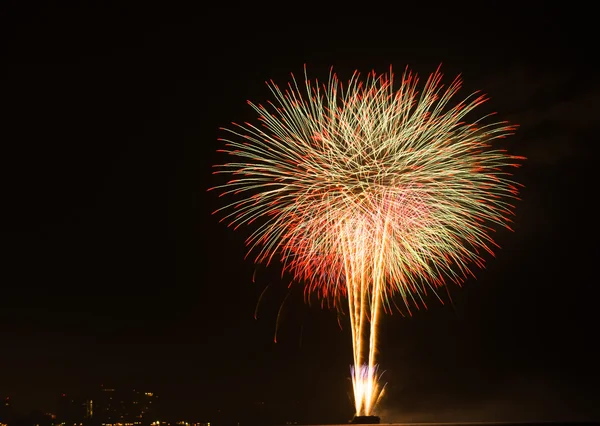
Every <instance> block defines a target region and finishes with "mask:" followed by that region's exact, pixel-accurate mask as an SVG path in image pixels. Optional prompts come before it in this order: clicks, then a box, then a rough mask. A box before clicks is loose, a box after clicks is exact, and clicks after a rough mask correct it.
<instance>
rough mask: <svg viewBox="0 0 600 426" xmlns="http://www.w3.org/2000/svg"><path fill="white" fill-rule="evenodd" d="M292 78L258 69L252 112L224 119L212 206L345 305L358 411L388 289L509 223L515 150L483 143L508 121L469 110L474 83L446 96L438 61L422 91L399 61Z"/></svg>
mask: <svg viewBox="0 0 600 426" xmlns="http://www.w3.org/2000/svg"><path fill="white" fill-rule="evenodd" d="M304 77H305V78H304V84H303V85H299V84H298V82H297V80H296V79H295V78H294V76H293V75H292V79H291V82H290V83H288V85H287V88H285V89H284V90H282V89H281V88H280V87H279V86H277V85H276V84H275V83H274V82H272V81H271V82H268V83H267V85H268V87H269V88H270V90H271V92H272V94H273V97H274V99H273V102H269V103H268V105H267V106H263V105H257V104H254V103H252V102H249V104H250V106H251V107H252V108H253V109H254V110H255V111H256V113H258V116H259V118H258V122H257V123H256V124H252V123H245V124H235V123H234V125H233V127H232V128H230V129H224V130H226V131H227V132H228V134H229V135H230V136H229V137H227V138H226V139H222V140H223V141H224V142H225V149H223V150H222V151H223V152H225V153H228V154H230V155H231V156H232V157H233V159H232V160H231V162H228V163H226V164H223V165H220V166H216V167H218V169H217V171H216V173H225V174H228V175H230V180H229V181H228V182H227V183H226V184H224V185H222V186H219V187H217V188H219V189H220V190H221V192H222V195H235V197H234V199H235V201H233V202H231V203H230V204H227V205H225V206H224V207H223V208H221V209H219V210H218V212H221V214H222V215H223V219H222V220H227V221H228V222H229V224H230V226H234V227H238V226H240V225H243V224H251V223H253V222H254V223H255V226H256V228H255V230H254V231H253V233H252V234H251V235H250V237H249V238H248V240H247V245H248V247H249V253H254V254H255V256H256V262H260V263H265V264H269V263H270V262H271V261H273V260H274V259H276V258H277V259H279V260H281V261H282V263H283V265H284V269H285V270H286V271H289V272H290V273H291V274H292V275H293V277H294V278H295V279H296V280H297V281H299V282H302V283H304V285H305V288H306V292H307V293H316V294H317V295H318V296H319V297H322V298H324V299H327V300H330V301H332V302H333V305H334V306H336V307H337V308H339V309H342V310H346V309H347V312H348V316H349V318H350V325H351V334H352V347H353V354H354V357H353V367H352V371H351V376H352V382H353V390H354V399H355V409H356V415H370V414H371V413H372V412H373V410H374V408H375V405H376V403H377V401H378V399H379V398H380V396H381V392H382V389H383V387H382V386H380V385H379V381H378V378H379V373H378V367H377V364H376V355H377V330H378V322H379V319H380V316H381V314H382V312H383V311H385V310H387V309H388V308H390V304H391V301H392V300H394V298H399V299H400V300H401V302H402V303H403V305H404V306H405V307H406V309H408V312H410V309H411V307H415V306H416V307H418V306H420V305H423V304H424V303H425V302H424V295H426V294H427V293H428V292H430V293H433V294H436V289H438V288H439V287H440V286H442V285H444V284H446V283H448V282H454V283H458V284H461V283H462V282H463V281H464V279H466V277H467V276H469V275H471V274H472V273H471V270H472V269H473V267H474V266H476V267H482V266H483V262H484V255H485V252H489V253H492V252H493V249H495V248H496V244H495V243H494V241H493V239H492V237H491V232H492V230H493V228H495V227H498V226H504V227H509V225H510V216H511V215H512V214H513V213H512V212H513V210H514V207H513V205H512V204H510V201H511V199H514V198H516V197H517V193H518V185H517V184H516V183H514V182H513V181H512V180H511V178H510V173H509V171H508V169H509V167H512V166H514V167H516V166H518V165H519V164H520V160H522V159H523V158H522V157H518V156H514V155H509V154H508V153H507V152H506V151H505V150H501V149H498V148H495V147H493V146H492V144H493V142H495V140H496V139H499V138H504V137H506V136H507V135H510V134H512V133H513V132H514V130H515V126H513V125H511V124H509V123H507V122H492V123H487V124H486V123H485V122H484V121H487V120H486V119H487V118H488V116H484V117H479V118H476V119H471V118H470V117H471V115H472V113H473V110H474V109H475V108H476V107H478V106H479V105H481V104H482V103H483V102H485V101H486V98H485V96H483V95H480V94H477V93H476V94H473V95H471V96H468V97H466V98H465V99H463V100H461V101H459V102H456V103H451V101H452V99H453V97H454V95H455V94H456V93H457V92H458V91H459V89H460V86H461V80H460V78H456V79H455V80H454V81H453V82H452V83H451V84H450V85H449V86H447V87H446V86H444V85H443V84H442V74H441V73H440V72H439V70H437V71H436V72H435V73H433V74H431V75H430V76H429V78H428V80H427V81H426V82H425V84H424V86H423V87H422V90H421V91H419V90H418V87H419V84H418V78H417V76H416V75H415V74H413V73H412V72H410V71H409V70H408V69H407V70H406V71H405V72H404V73H403V74H402V77H401V78H400V79H399V81H395V80H394V75H393V73H392V70H391V69H390V71H389V73H385V74H382V75H377V74H376V73H375V72H372V73H369V74H368V75H367V76H366V78H365V79H361V76H360V74H359V73H358V72H355V73H354V74H353V76H352V78H351V79H350V80H349V82H348V84H347V85H345V86H344V85H342V84H341V83H340V81H339V79H338V78H337V77H336V75H335V74H334V73H333V71H332V72H331V73H330V75H329V79H328V81H327V82H326V83H324V84H321V83H319V82H317V81H315V82H311V81H310V80H309V79H308V77H307V75H306V69H305V72H304Z"/></svg>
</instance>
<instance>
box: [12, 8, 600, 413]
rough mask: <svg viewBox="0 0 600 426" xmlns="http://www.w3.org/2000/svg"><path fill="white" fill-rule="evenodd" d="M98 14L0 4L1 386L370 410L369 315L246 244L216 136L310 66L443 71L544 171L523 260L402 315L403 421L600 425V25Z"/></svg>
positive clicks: (462, 13) (331, 15) (520, 212)
mask: <svg viewBox="0 0 600 426" xmlns="http://www.w3.org/2000/svg"><path fill="white" fill-rule="evenodd" d="M69 3H72V4H70V5H69ZM79 3H80V2H63V6H49V5H41V4H36V3H35V2H31V3H30V2H23V5H22V6H21V7H18V8H12V9H10V8H6V6H5V10H4V11H3V12H2V13H1V14H0V15H1V16H2V18H1V19H2V21H3V22H2V25H1V29H0V30H1V31H2V34H1V36H0V38H1V40H2V53H1V55H2V63H3V66H2V83H1V84H2V86H1V95H0V104H1V105H2V119H1V123H2V125H1V126H0V135H1V136H0V138H1V142H2V154H1V159H2V168H1V170H2V174H3V178H2V183H3V185H2V188H3V190H2V205H3V208H2V210H3V213H4V214H5V219H4V220H3V221H2V226H3V228H2V236H1V241H2V249H3V252H4V255H3V256H2V269H1V270H2V279H1V281H2V284H1V285H2V287H1V293H0V294H1V299H0V304H1V305H0V306H1V307H0V339H1V340H0V342H1V343H0V345H1V346H0V396H3V395H9V396H11V398H12V400H13V401H14V405H15V406H16V407H18V408H19V409H21V410H22V411H23V412H27V411H28V410H31V409H34V408H41V409H43V410H52V409H53V407H54V402H55V400H56V398H57V395H58V394H59V393H62V392H69V393H80V392H84V391H86V390H87V389H92V388H94V387H97V386H99V385H100V384H105V385H110V386H113V387H117V388H127V387H130V388H136V389H137V388H139V389H142V388H143V389H148V390H152V391H154V392H156V393H158V394H159V395H160V398H161V401H162V402H161V403H162V408H163V411H164V413H165V414H166V415H169V416H175V417H189V418H192V419H203V418H208V419H210V418H211V416H213V415H214V412H215V410H218V409H220V410H222V412H227V413H230V414H231V416H232V417H236V416H237V417H239V418H243V415H244V414H243V413H244V412H248V411H250V410H252V409H254V408H256V407H258V406H260V405H261V404H263V403H264V404H265V406H268V407H269V409H270V410H272V411H273V412H276V413H280V414H281V415H282V416H283V415H285V416H287V417H288V418H289V419H298V420H300V421H323V422H326V421H344V420H347V419H348V418H350V417H351V416H352V406H351V403H350V400H349V397H348V394H347V393H348V392H349V390H350V385H349V381H348V378H349V370H348V366H349V364H350V362H351V346H350V334H349V330H348V323H345V322H344V319H343V318H342V319H341V323H342V326H343V328H342V329H340V327H339V325H338V317H337V315H336V313H335V312H334V311H331V310H327V309H324V310H323V309H321V308H320V307H319V306H318V305H317V304H315V305H312V306H310V307H309V306H307V305H306V304H304V302H303V294H302V288H301V286H300V285H296V286H292V289H291V290H290V291H289V292H288V289H287V284H288V281H287V280H286V279H285V278H284V279H281V278H280V270H279V269H278V267H277V266H274V267H273V268H270V269H265V268H264V267H255V266H254V265H253V263H252V260H251V259H247V260H245V259H244V255H245V246H244V237H245V235H247V232H248V230H242V231H240V232H234V231H233V230H231V229H229V228H227V227H226V226H225V224H223V223H219V222H218V217H215V216H213V215H212V214H211V212H212V211H213V210H215V209H216V208H217V207H219V206H221V205H222V200H218V199H217V197H216V194H215V193H213V192H207V189H208V188H209V187H211V186H213V185H216V184H218V183H220V180H219V179H217V178H215V177H214V176H213V175H212V167H211V165H213V164H215V163H218V162H220V161H223V160H224V158H223V157H222V156H220V155H219V154H217V153H216V150H217V149H218V148H219V147H220V145H219V143H218V141H217V138H218V137H219V136H222V134H221V133H220V132H219V127H221V126H227V125H228V124H229V123H230V122H231V121H237V122H242V121H248V120H254V119H255V116H254V113H253V111H252V110H251V109H250V107H249V106H248V105H247V104H246V100H247V99H252V100H254V101H257V102H261V101H264V100H265V99H266V98H267V96H268V89H267V88H266V86H265V84H264V82H265V80H268V79H274V80H275V81H276V82H279V83H282V84H283V83H287V81H288V78H289V73H290V72H294V73H295V74H302V71H303V66H304V64H307V67H308V70H309V74H310V75H311V76H312V77H319V78H322V79H323V78H326V77H327V73H328V69H329V67H330V66H331V65H333V66H334V67H335V70H336V71H337V72H338V74H340V76H341V77H342V78H343V79H346V78H348V77H349V76H350V75H351V73H352V71H353V70H354V69H358V70H361V71H362V72H364V73H366V72H368V71H370V70H372V69H375V70H377V71H378V72H385V71H387V70H388V68H389V66H390V64H391V65H393V67H394V68H395V69H396V71H397V73H400V72H401V71H402V70H403V69H404V67H405V66H406V65H409V66H410V67H411V68H412V69H413V70H415V71H417V72H419V73H420V74H421V75H422V76H425V75H426V74H428V73H429V72H432V71H434V70H435V68H436V67H437V66H438V65H439V64H440V63H441V64H442V71H443V72H444V73H445V75H446V76H447V78H448V79H450V78H453V77H454V76H456V75H457V74H459V73H462V75H463V78H464V80H465V89H464V91H463V92H461V93H462V94H463V95H466V94H467V93H469V92H470V91H472V90H476V89H481V90H483V91H484V92H486V93H488V94H489V96H490V97H491V100H490V102H489V104H488V105H487V106H485V107H483V109H482V111H487V109H489V110H490V111H493V110H495V111H498V112H499V114H500V118H503V119H508V120H510V121H512V122H515V123H518V124H519V125H520V129H519V131H518V132H517V134H516V135H515V136H514V137H512V138H510V139H508V140H506V142H505V146H506V147H508V149H509V150H510V151H511V152H512V153H515V154H518V155H524V156H526V157H527V158H528V160H527V162H526V163H525V166H524V167H523V168H522V169H520V170H518V171H517V172H516V179H518V180H519V181H520V182H522V183H523V184H525V188H524V189H523V191H522V193H521V197H522V201H520V202H518V204H517V209H516V212H517V216H516V220H515V224H514V229H515V232H514V233H511V232H508V231H502V230H499V231H498V232H497V238H496V240H497V242H498V243H499V244H500V246H501V247H502V249H501V250H499V251H498V253H497V256H496V257H495V258H491V257H488V258H487V261H488V266H487V268H486V269H485V270H483V271H479V272H477V277H478V278H477V280H475V279H472V280H469V281H468V282H467V283H466V285H465V287H464V288H458V287H456V286H451V287H450V294H451V295H452V300H453V302H454V303H453V304H450V303H447V304H446V305H444V306H442V305H441V304H439V303H436V302H435V301H434V300H432V301H431V303H430V304H429V310H428V311H419V312H417V313H416V314H415V315H414V316H413V317H412V318H402V317H401V316H400V315H392V316H388V317H385V318H384V321H383V322H382V325H381V333H382V334H381V335H382V338H381V339H382V341H381V357H380V361H381V364H382V368H383V369H385V370H386V373H385V378H386V379H387V381H388V382H389V388H388V394H387V397H386V399H385V401H384V403H383V404H382V408H383V410H384V411H383V413H382V414H383V415H384V416H387V420H390V421H394V420H396V421H400V420H404V421H408V420H436V421H446V420H457V419H458V420H514V419H517V420H518V419H558V418H568V419H574V420H576V419H586V418H593V417H595V418H598V417H600V408H599V407H600V391H599V385H598V383H599V379H600V367H599V364H600V363H599V362H598V360H599V359H600V350H599V349H598V343H597V340H598V336H599V334H598V325H599V320H598V316H597V312H598V309H599V308H598V295H599V291H598V285H599V280H598V272H597V267H598V254H599V250H598V246H597V241H598V230H597V223H598V220H597V211H598V210H597V207H596V205H597V202H598V200H597V199H596V198H597V194H598V186H597V184H598V180H597V172H596V171H595V170H596V168H597V165H596V164H597V163H598V160H597V156H596V152H597V151H598V149H597V121H598V120H597V116H598V114H597V113H598V105H599V101H600V96H599V95H600V87H599V85H598V80H597V76H598V69H597V68H596V66H595V65H594V62H595V61H596V60H597V57H596V56H597V54H596V51H597V46H596V45H595V43H594V41H593V37H592V36H593V33H594V31H593V29H594V27H593V25H591V19H588V16H590V14H591V13H592V12H590V11H586V10H585V8H583V9H581V8H577V7H573V3H572V2H571V3H568V4H564V3H561V4H560V6H558V5H557V6H554V7H549V6H544V5H542V2H529V3H528V4H529V5H530V6H527V8H526V9H522V7H523V6H521V5H520V4H519V3H518V2H515V3H514V4H513V5H510V4H509V3H510V2H489V4H490V5H488V6H482V5H483V3H481V4H480V6H479V7H476V8H467V7H464V8H462V7H459V6H456V5H454V4H448V5H446V6H444V7H441V8H440V7H433V6H431V5H429V4H428V5H423V6H422V7H419V6H411V7H410V8H400V7H396V6H392V4H396V3H397V2H393V3H392V2H390V3H389V4H390V5H389V6H387V5H386V4H385V3H364V4H362V5H360V6H356V7H357V9H352V8H351V9H346V8H347V7H348V6H345V7H339V8H336V9H335V10H334V9H333V8H331V10H325V9H324V8H323V7H322V6H319V7H312V6H309V5H307V4H302V3H294V4H289V5H286V6H285V7H284V6H283V5H280V6H278V7H272V8H263V7H259V6H257V5H250V6H246V7H244V8H238V7H226V6H225V5H224V3H223V4H220V5H215V6H214V7H209V6H204V8H198V9H191V8H187V9H186V8H181V9H177V8H175V7H171V8H170V9H159V8H153V9H152V8H146V7H145V6H144V7H142V6H139V7H124V6H123V5H121V6H118V5H119V4H120V3H123V4H125V3H127V2H114V3H111V2H102V3H103V4H102V5H101V4H100V3H101V2H97V3H94V2H81V3H86V5H85V6H82V5H79ZM491 4H494V6H491ZM534 5H535V6H534ZM563 7H568V8H569V10H564V9H563ZM586 7H587V6H586ZM486 108H487V109H486ZM254 274H255V277H256V278H255V282H252V277H253V275H254ZM267 286H268V289H267V290H266V292H265V294H264V297H263V299H262V302H261V304H260V306H259V310H258V314H259V315H258V319H257V320H255V319H254V312H255V308H256V307H257V301H258V298H259V296H260V295H261V293H262V291H263V290H264V289H265V288H266V287H267ZM288 293H289V296H288ZM286 297H287V298H286ZM284 300H285V304H284V306H283V308H281V317H280V322H279V331H278V343H274V341H273V337H274V332H275V323H276V321H275V320H276V317H277V315H278V312H279V311H280V306H281V305H282V302H283V301H284Z"/></svg>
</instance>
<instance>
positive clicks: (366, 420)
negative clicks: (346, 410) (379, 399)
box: [350, 416, 381, 425]
mask: <svg viewBox="0 0 600 426" xmlns="http://www.w3.org/2000/svg"><path fill="white" fill-rule="evenodd" d="M350 423H351V424H354V425H378V424H379V423H381V419H380V418H379V417H378V416H355V417H354V418H353V419H352V421H351V422H350Z"/></svg>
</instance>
